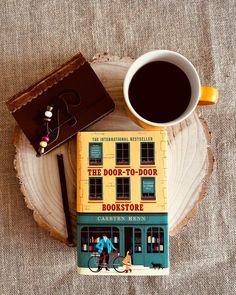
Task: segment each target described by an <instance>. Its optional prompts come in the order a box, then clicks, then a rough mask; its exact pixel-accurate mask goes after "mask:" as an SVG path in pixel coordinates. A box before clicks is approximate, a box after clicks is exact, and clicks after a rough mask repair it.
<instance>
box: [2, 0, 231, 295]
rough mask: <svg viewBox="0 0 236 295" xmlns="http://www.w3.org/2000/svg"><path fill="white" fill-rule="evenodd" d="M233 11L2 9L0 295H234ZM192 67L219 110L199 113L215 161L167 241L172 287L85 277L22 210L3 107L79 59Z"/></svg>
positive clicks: (225, 7)
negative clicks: (180, 60)
mask: <svg viewBox="0 0 236 295" xmlns="http://www.w3.org/2000/svg"><path fill="white" fill-rule="evenodd" d="M235 3H236V2H235V1H234V0H231V1H230V0H229V1H227V0H212V1H200V0H182V1H175V0H166V1H161V0H160V1H154V0H153V1H152V0H149V1H147V0H143V1H141V0H140V1H134V0H133V1H124V0H123V1H122V0H120V1H108V0H107V1H95V0H94V1H89V0H88V1H86V0H84V1H79V0H77V1H76V0H74V1H73V0H72V1H70V0H68V1H64V0H58V1H57V0H50V1H48V0H41V1H37V0H24V1H20V0H2V1H0V96H1V100H0V101H1V105H0V132H1V133H0V163H1V164H0V204H1V205H0V237H1V240H0V294H37V295H38V294H158V293H160V294H175V295H177V294H181V295H182V294H235V292H236V286H235V279H236V272H235V262H236V259H235V254H236V247H235V210H236V208H235V207H236V206H235V178H236V169H235V168H236V148H235V136H236V128H235V127H236V116H235V105H236V100H235V90H236V89H235V84H236V60H235V59H236V53H235V46H236V35H235V34H236V33H235V32H236V27H235V19H236V7H235V6H236V4H235ZM152 49H170V50H175V51H178V52H180V53H182V54H183V55H185V56H186V57H187V58H189V59H190V60H191V61H192V62H193V64H194V65H195V66H196V68H197V70H198V71H199V74H200V77H201V80H202V82H203V84H205V85H216V86H218V87H219V90H220V100H219V103H218V105H217V106H216V107H208V108H205V109H201V113H202V115H203V116H204V118H206V120H207V122H208V124H209V126H210V129H211V130H212V138H213V142H212V147H213V151H214V156H215V159H216V164H215V169H214V172H213V175H212V177H211V180H210V186H209V191H208V193H207V196H206V198H205V199H204V201H203V202H202V204H201V206H200V209H199V212H198V215H197V216H196V217H194V218H193V219H192V220H191V222H190V223H189V225H188V227H187V228H186V229H184V230H183V231H182V232H181V233H180V234H179V235H178V236H176V237H172V238H170V267H171V274H170V276H169V277H156V278H154V277H140V278H138V277H101V276H99V277H96V276H94V277H91V276H90V277H84V276H79V275H78V274H77V273H76V267H75V265H76V250H75V249H71V248H68V247H66V246H65V245H63V244H61V243H60V242H58V241H55V240H53V239H52V238H50V237H49V235H48V233H46V232H45V231H44V230H42V229H41V228H39V227H38V226H37V225H36V223H35V221H34V220H33V217H32V212H31V211H30V210H29V209H27V208H26V206H25V204H24V198H23V196H22V194H21V193H20V191H19V184H18V180H17V179H16V176H15V171H14V168H13V159H14V147H13V144H12V138H13V130H14V126H15V121H14V119H13V118H12V116H11V115H10V114H9V113H8V111H7V109H6V107H5V103H4V102H5V101H6V100H7V99H8V98H9V97H11V96H12V95H14V94H15V93H17V92H18V91H20V90H23V89H24V88H26V87H28V86H30V85H31V84H32V83H34V82H36V81H37V80H38V79H40V78H42V77H43V76H44V75H46V74H47V73H48V72H50V71H51V70H53V69H55V68H56V67H57V66H59V65H60V64H61V63H63V62H65V61H66V60H67V59H69V58H71V57H72V56H73V55H74V54H76V53H77V52H78V51H81V52H82V53H83V54H84V55H85V57H87V58H91V57H92V56H93V55H94V54H95V53H96V52H105V51H106V52H110V53H112V54H116V55H120V56H124V55H128V56H131V57H135V58H136V57H138V56H139V55H140V54H142V53H144V52H147V51H149V50H152Z"/></svg>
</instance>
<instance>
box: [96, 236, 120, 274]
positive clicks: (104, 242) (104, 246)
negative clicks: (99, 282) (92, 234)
mask: <svg viewBox="0 0 236 295" xmlns="http://www.w3.org/2000/svg"><path fill="white" fill-rule="evenodd" d="M95 247H96V248H97V249H98V253H99V254H100V258H99V265H98V269H99V270H100V269H101V268H102V267H101V264H102V263H103V260H105V263H106V265H107V266H106V270H109V268H108V263H109V254H110V253H111V251H112V249H114V250H116V248H115V247H114V245H113V244H112V242H111V241H110V240H109V239H108V237H107V235H106V234H103V235H102V239H101V240H100V241H99V242H98V243H97V244H96V246H95Z"/></svg>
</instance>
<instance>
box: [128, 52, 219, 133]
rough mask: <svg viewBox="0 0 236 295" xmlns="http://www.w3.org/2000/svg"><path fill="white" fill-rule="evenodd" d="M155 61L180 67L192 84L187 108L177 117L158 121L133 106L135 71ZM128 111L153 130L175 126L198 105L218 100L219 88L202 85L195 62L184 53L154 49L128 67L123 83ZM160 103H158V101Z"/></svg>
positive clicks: (142, 125)
mask: <svg viewBox="0 0 236 295" xmlns="http://www.w3.org/2000/svg"><path fill="white" fill-rule="evenodd" d="M154 61H166V62H170V63H172V64H174V65H176V66H177V67H179V68H180V69H181V70H182V71H184V73H185V74H186V75H187V77H188V79H189V82H190V85H191V98H190V102H189V105H188V107H187V109H186V110H185V111H184V112H183V113H182V114H181V115H180V116H179V117H177V118H176V119H174V120H172V121H169V122H165V123H158V122H152V121H149V120H146V119H145V118H143V117H142V116H141V115H140V114H139V113H137V112H136V111H135V109H134V108H133V107H132V105H131V103H130V99H129V85H130V82H131V80H132V78H133V76H134V75H135V73H136V72H137V71H138V70H139V69H140V68H141V67H143V66H144V65H146V64H148V63H151V62H154ZM123 92H124V98H125V102H126V111H127V113H128V115H129V117H130V118H131V119H132V120H133V121H134V122H135V123H136V124H138V125H139V126H141V127H143V128H145V129H149V130H153V129H160V128H165V127H168V126H173V125H175V124H178V123H180V122H182V121H183V120H185V119H186V118H187V117H189V116H190V115H191V114H192V112H193V111H194V110H195V108H196V107H197V105H201V106H203V105H213V104H216V103H217V101H218V89H216V88H213V87H208V86H201V83H200V79H199V75H198V73H197V71H196V69H195V67H194V66H193V64H192V63H191V62H190V61H189V60H188V59H187V58H186V57H184V56H183V55H181V54H179V53H177V52H174V51H170V50H154V51H151V52H148V53H145V54H144V55H141V56H140V57H139V58H138V59H136V60H135V61H134V63H133V64H132V65H131V66H130V68H129V69H128V72H127V74H126V76H125V80H124V85H123ZM157 104H158V103H157Z"/></svg>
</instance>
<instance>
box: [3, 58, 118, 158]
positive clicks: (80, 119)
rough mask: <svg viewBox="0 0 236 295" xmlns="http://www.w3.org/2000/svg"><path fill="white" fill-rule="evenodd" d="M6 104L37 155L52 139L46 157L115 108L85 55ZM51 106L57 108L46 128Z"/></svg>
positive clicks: (72, 60)
mask: <svg viewBox="0 0 236 295" xmlns="http://www.w3.org/2000/svg"><path fill="white" fill-rule="evenodd" d="M91 86H92V87H91ZM6 104H7V107H8V109H9V111H10V112H11V113H12V115H13V116H14V118H15V119H16V121H17V123H18V125H19V126H20V128H21V129H22V130H23V132H24V133H25V135H26V137H27V138H28V139H29V141H30V143H31V144H32V146H33V147H34V149H35V151H36V152H38V149H39V143H40V141H41V140H42V137H45V136H47V137H48V143H46V147H45V148H44V150H45V151H44V154H47V153H48V152H50V151H51V150H53V149H54V148H56V147H58V146H59V145H61V144H63V143H64V142H65V141H67V140H68V139H70V138H71V137H72V136H74V135H75V134H76V133H77V132H78V131H80V130H83V129H85V128H87V127H88V126H90V125H91V124H94V123H95V122H96V121H98V120H99V119H101V118H103V117H104V116H106V115H108V114H109V113H110V112H112V111H113V110H114V107H115V105H114V102H113V101H112V99H111V97H110V96H109V94H108V92H107V91H106V89H105V88H104V86H103V85H102V83H101V81H100V80H99V78H98V77H97V75H96V73H95V72H94V70H93V69H92V67H91V66H90V64H89V63H88V62H87V61H86V59H85V58H84V57H83V55H82V54H81V53H79V54H77V55H76V56H74V57H73V58H72V59H70V60H69V61H67V62H66V63H64V64H63V65H61V66H60V67H59V68H58V69H57V70H55V71H54V72H53V73H51V74H49V75H48V76H46V77H44V78H43V79H42V80H40V81H39V82H37V83H36V84H34V85H33V86H30V87H29V88H28V89H27V90H25V91H23V92H21V93H19V94H17V95H15V96H14V97H13V98H11V99H10V100H8V101H7V102H6ZM48 106H51V107H52V106H53V107H52V114H51V117H50V118H49V119H47V120H49V122H48V123H47V124H45V120H44V114H45V111H46V110H47V107H48ZM38 155H40V154H39V153H38Z"/></svg>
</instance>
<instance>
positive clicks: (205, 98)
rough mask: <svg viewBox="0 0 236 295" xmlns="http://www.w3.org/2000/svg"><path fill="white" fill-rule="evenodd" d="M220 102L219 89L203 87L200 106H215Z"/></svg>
mask: <svg viewBox="0 0 236 295" xmlns="http://www.w3.org/2000/svg"><path fill="white" fill-rule="evenodd" d="M217 101H218V89H217V88H214V87H209V86H202V87H201V96H200V99H199V102H198V105H200V106H205V105H213V104H216V103H217Z"/></svg>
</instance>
